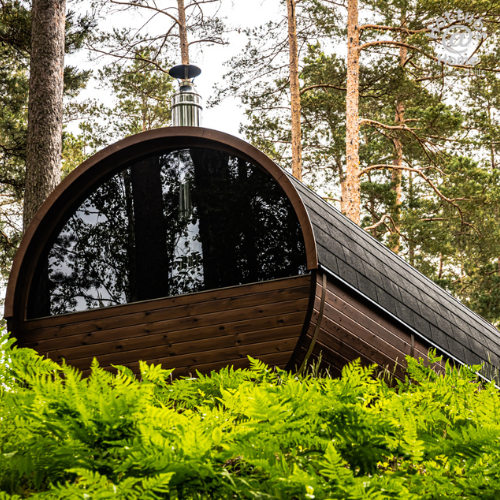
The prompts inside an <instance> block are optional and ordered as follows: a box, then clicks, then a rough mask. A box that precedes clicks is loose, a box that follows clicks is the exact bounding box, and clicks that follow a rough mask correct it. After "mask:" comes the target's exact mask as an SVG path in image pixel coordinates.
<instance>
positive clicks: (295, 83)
mask: <svg viewBox="0 0 500 500" xmlns="http://www.w3.org/2000/svg"><path fill="white" fill-rule="evenodd" d="M295 4H296V2H295V0H286V6H287V14H288V15H287V18H288V47H289V55H290V65H289V72H290V98H291V108H292V174H293V176H294V177H296V178H297V179H299V180H300V181H301V180H302V139H301V130H300V84H299V54H298V45H297V17H296V10H295Z"/></svg>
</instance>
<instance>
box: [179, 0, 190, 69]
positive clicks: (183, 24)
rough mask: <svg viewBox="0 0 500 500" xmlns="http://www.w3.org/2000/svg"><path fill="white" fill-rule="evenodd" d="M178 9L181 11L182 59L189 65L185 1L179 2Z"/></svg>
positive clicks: (183, 62)
mask: <svg viewBox="0 0 500 500" xmlns="http://www.w3.org/2000/svg"><path fill="white" fill-rule="evenodd" d="M177 9H178V11H179V38H180V41H181V59H182V64H189V45H188V38H187V27H186V9H185V6H184V0H177Z"/></svg>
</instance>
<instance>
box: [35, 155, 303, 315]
mask: <svg viewBox="0 0 500 500" xmlns="http://www.w3.org/2000/svg"><path fill="white" fill-rule="evenodd" d="M305 271H306V267H305V248H304V243H303V239H302V233H301V230H300V226H299V223H298V220H297V217H296V215H295V212H294V210H293V208H292V206H291V204H290V202H289V201H288V199H287V198H286V196H285V195H284V194H283V192H282V190H281V188H280V187H279V186H278V185H277V184H276V183H275V182H274V181H273V180H272V179H271V178H270V177H269V176H268V175H267V174H265V173H264V172H262V171H261V170H260V169H259V168H257V167H255V166H253V165H251V164H250V163H248V162H247V161H245V160H242V159H240V158H237V157H234V156H231V155H228V154H227V153H224V152H221V151H216V150H211V149H201V148H191V149H182V150H178V151H173V152H169V153H165V154H161V155H159V156H155V157H151V158H147V159H144V160H142V161H140V162H138V163H137V164H134V165H133V166H132V167H129V168H128V169H126V170H124V171H122V172H120V173H118V174H116V175H115V176H113V177H112V178H111V179H108V180H106V181H105V182H104V183H102V184H101V185H100V186H99V187H97V188H96V189H95V190H94V191H93V192H92V193H91V194H90V196H89V197H88V198H87V199H86V200H85V201H84V202H83V203H82V204H81V205H80V207H79V208H78V209H77V210H76V211H75V212H74V213H73V214H72V215H71V217H70V218H69V219H68V221H67V222H66V224H65V225H64V227H63V229H62V230H61V232H60V233H59V235H58V236H57V237H56V239H55V242H54V243H53V244H52V247H51V248H50V250H49V252H48V257H47V258H46V259H45V260H44V261H43V262H41V263H40V265H39V268H38V269H37V272H36V274H35V278H34V283H33V285H32V290H31V293H30V300H29V306H28V310H29V317H39V316H44V315H52V314H62V313H65V312H72V311H80V310H85V309H92V308H96V307H103V306H107V305H116V304H123V303H127V302H135V301H138V300H148V299H152V298H157V297H164V296H170V295H178V294H183V293H190V292H195V291H200V290H205V289H214V288H220V287H225V286H231V285H238V284H243V283H251V282H256V281H262V280H269V279H275V278H281V277H286V276H293V275H297V274H301V273H304V272H305Z"/></svg>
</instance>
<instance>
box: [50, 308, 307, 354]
mask: <svg viewBox="0 0 500 500" xmlns="http://www.w3.org/2000/svg"><path fill="white" fill-rule="evenodd" d="M302 316H303V315H302ZM301 328H302V324H298V325H297V324H295V325H287V326H284V327H281V328H270V329H259V330H256V331H255V330H254V331H248V332H243V333H232V332H224V331H221V330H216V331H215V332H211V331H210V329H205V331H204V332H200V333H203V337H202V338H197V339H190V338H189V337H187V336H186V335H185V332H169V333H165V334H162V335H151V336H143V337H136V338H130V339H122V340H120V341H114V342H101V343H99V344H95V345H90V346H80V347H75V348H70V349H58V350H55V351H48V352H47V354H48V355H49V356H50V357H51V358H52V359H56V360H62V359H63V358H64V359H65V360H66V361H67V362H69V363H72V362H73V361H74V360H76V359H79V358H93V357H97V358H98V359H99V360H100V361H101V362H104V361H105V359H107V356H108V355H112V354H113V353H126V352H127V351H135V352H134V353H133V356H134V357H136V356H137V354H138V352H137V351H138V350H140V352H141V355H142V356H148V355H158V352H164V355H165V356H178V355H181V354H189V353H197V352H203V351H208V350H213V349H224V348H226V347H237V346H238V345H241V346H243V345H248V344H255V343H261V342H265V341H268V340H279V339H290V338H295V339H296V340H297V339H298V338H299V335H300V331H301ZM221 333H222V335H221ZM151 348H154V349H153V350H151ZM124 359H125V357H124Z"/></svg>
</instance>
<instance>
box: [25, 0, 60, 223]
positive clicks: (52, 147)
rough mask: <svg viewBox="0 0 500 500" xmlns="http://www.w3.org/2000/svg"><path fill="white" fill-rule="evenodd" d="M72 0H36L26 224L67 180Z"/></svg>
mask: <svg viewBox="0 0 500 500" xmlns="http://www.w3.org/2000/svg"><path fill="white" fill-rule="evenodd" d="M65 22H66V0H33V8H32V28H31V59H30V90H29V103H28V139H27V151H26V185H25V197H24V213H23V225H24V230H26V228H27V227H28V225H29V223H30V222H31V220H32V219H33V217H34V215H35V213H36V212H37V210H38V209H39V208H40V205H41V204H42V203H43V202H44V201H45V199H46V198H47V196H48V195H49V194H50V193H51V192H52V191H53V189H54V188H55V187H56V186H57V184H59V181H60V180H61V155H62V118H63V91H64V35H65Z"/></svg>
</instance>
